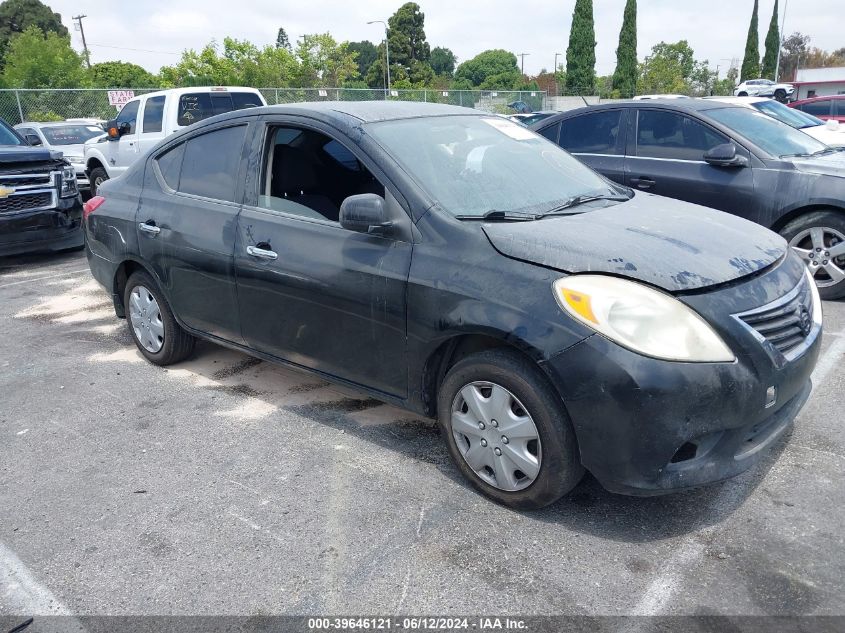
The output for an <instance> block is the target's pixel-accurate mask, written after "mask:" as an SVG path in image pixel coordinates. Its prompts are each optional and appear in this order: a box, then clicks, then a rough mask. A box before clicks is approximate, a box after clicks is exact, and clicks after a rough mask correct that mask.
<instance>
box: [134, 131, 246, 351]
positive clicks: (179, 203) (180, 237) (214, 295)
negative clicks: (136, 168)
mask: <svg viewBox="0 0 845 633" xmlns="http://www.w3.org/2000/svg"><path fill="white" fill-rule="evenodd" d="M249 132H250V130H249V123H248V121H247V120H245V119H243V118H241V119H234V120H229V121H225V122H221V123H220V124H218V125H216V126H213V127H211V128H209V129H208V130H207V131H206V130H204V131H203V133H202V134H198V135H195V136H191V137H190V138H188V139H187V140H184V141H182V142H180V143H178V144H176V145H172V146H169V147H167V148H165V149H163V151H161V152H159V153H158V154H157V155H156V156H154V157H152V159H151V160H150V162H149V166H148V168H147V173H146V176H145V179H146V180H145V186H144V195H143V196H142V198H141V203H140V206H139V208H138V212H137V214H136V223H137V224H136V227H137V231H138V242H139V244H140V251H141V257H142V258H143V260H144V261H146V262H147V263H148V264H149V265H150V266H151V267H152V270H153V272H154V273H155V275H156V277H157V278H158V280H159V282H160V283H161V285H162V289H163V290H164V292H165V293H166V295H167V297H168V300H169V301H170V304H171V305H172V306H173V310H174V312H175V313H176V315H177V316H178V317H179V318H180V319H181V320H182V322H183V323H184V324H185V325H187V326H188V327H190V328H193V329H195V330H199V331H201V332H205V333H208V334H210V335H212V336H216V337H218V338H222V339H225V340H228V341H233V342H236V343H242V338H241V335H240V324H239V319H238V305H237V297H236V293H235V273H234V264H233V261H232V255H233V251H234V245H235V238H236V223H237V216H238V212H239V210H240V207H241V204H240V201H241V199H242V197H243V187H242V184H241V183H242V181H243V178H242V173H243V169H244V168H243V162H244V160H243V157H244V152H245V148H246V146H247V138H248V133H249Z"/></svg>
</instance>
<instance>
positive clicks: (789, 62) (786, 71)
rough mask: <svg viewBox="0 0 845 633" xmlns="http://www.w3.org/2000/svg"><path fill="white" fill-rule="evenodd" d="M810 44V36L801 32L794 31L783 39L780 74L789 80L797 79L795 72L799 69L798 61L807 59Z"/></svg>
mask: <svg viewBox="0 0 845 633" xmlns="http://www.w3.org/2000/svg"><path fill="white" fill-rule="evenodd" d="M809 46H810V36H809V35H803V34H801V33H798V32H796V33H793V34H792V35H790V36H789V37H787V38H785V39H784V40H783V48H782V49H781V53H780V76H781V77H783V78H785V79H786V80H787V81H794V80H795V73H796V71H797V70H798V63H799V62H800V61H801V60H802V59H803V60H806V59H807V50H808V47H809Z"/></svg>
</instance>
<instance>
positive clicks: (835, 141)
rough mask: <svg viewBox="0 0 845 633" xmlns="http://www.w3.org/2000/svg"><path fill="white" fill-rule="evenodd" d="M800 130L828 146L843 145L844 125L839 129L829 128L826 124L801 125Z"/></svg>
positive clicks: (844, 141)
mask: <svg viewBox="0 0 845 633" xmlns="http://www.w3.org/2000/svg"><path fill="white" fill-rule="evenodd" d="M801 131H802V132H805V133H807V134H809V135H810V136H812V137H813V138H814V139H816V140H817V141H821V142H822V143H824V144H825V145H829V146H830V147H845V126H843V127H842V128H841V129H839V130H831V129H829V128H828V127H827V126H826V125H814V126H812V127H802V128H801Z"/></svg>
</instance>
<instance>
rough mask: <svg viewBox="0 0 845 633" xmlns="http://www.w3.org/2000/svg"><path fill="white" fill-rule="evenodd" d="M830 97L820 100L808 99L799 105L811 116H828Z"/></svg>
mask: <svg viewBox="0 0 845 633" xmlns="http://www.w3.org/2000/svg"><path fill="white" fill-rule="evenodd" d="M830 103H831V100H830V99H822V100H821V101H810V102H809V103H805V104H804V105H802V106H801V109H802V110H803V111H804V112H806V113H807V114H812V115H813V116H830Z"/></svg>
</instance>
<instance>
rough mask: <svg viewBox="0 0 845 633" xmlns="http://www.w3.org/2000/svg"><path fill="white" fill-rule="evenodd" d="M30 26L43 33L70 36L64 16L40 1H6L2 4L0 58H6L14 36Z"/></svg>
mask: <svg viewBox="0 0 845 633" xmlns="http://www.w3.org/2000/svg"><path fill="white" fill-rule="evenodd" d="M30 26H36V27H38V28H39V29H40V30H41V31H42V32H44V33H48V32H50V31H53V32H54V33H56V34H57V35H60V36H62V37H68V36H69V35H70V34H69V33H68V31H67V28H65V26H64V25H63V24H62V16H61V15H59V14H58V13H54V12H53V10H52V9H51V8H50V7H48V6H47V5H46V4H44V3H42V2H39V0H6V1H5V2H3V3H2V4H0V57H3V56H5V54H6V47H7V46H8V45H9V41H10V40H11V39H12V36H13V35H15V34H17V33H23V32H24V31H25V30H26V29H28V28H29V27H30Z"/></svg>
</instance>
